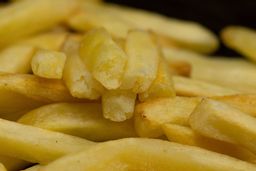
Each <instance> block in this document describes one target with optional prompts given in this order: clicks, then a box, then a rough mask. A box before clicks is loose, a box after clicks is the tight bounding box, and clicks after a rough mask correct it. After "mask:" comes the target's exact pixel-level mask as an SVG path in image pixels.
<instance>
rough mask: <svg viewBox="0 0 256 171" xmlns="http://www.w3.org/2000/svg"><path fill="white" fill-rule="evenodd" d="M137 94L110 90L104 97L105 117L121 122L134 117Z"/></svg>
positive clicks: (103, 108)
mask: <svg viewBox="0 0 256 171" xmlns="http://www.w3.org/2000/svg"><path fill="white" fill-rule="evenodd" d="M136 97H137V96H136V94H135V93H133V92H131V91H128V90H108V91H106V92H105V93H104V94H103V95H102V110H103V116H104V117H105V118H107V119H110V120H112V121H116V122H121V121H125V120H127V119H130V118H131V117H132V116H133V113H134V108H135V102H136Z"/></svg>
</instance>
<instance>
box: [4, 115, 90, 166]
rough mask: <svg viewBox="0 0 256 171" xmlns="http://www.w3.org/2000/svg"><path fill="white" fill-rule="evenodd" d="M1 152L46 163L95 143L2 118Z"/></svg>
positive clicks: (26, 159)
mask: <svg viewBox="0 0 256 171" xmlns="http://www.w3.org/2000/svg"><path fill="white" fill-rule="evenodd" d="M0 128H1V129H0V142H1V147H0V154H2V155H8V156H11V157H16V158H19V159H23V160H25V161H30V162H32V163H40V164H46V163H48V162H50V161H53V160H55V159H57V158H58V157H61V156H63V155H66V154H68V153H72V152H78V151H80V150H82V149H86V148H89V147H91V146H92V145H93V144H94V143H93V142H91V141H88V140H85V139H81V138H78V137H74V136H70V135H66V134H62V133H58V132H52V131H48V130H44V129H40V128H36V127H32V126H26V125H22V124H19V123H16V122H11V121H7V120H3V119H0Z"/></svg>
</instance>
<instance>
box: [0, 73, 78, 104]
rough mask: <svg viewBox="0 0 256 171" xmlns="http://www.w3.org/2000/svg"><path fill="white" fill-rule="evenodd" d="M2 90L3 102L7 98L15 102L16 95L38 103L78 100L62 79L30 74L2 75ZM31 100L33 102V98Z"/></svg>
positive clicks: (0, 77)
mask: <svg viewBox="0 0 256 171" xmlns="http://www.w3.org/2000/svg"><path fill="white" fill-rule="evenodd" d="M0 92H1V93H3V94H1V96H0V97H1V100H2V101H3V104H5V102H4V100H5V99H6V100H8V99H9V101H10V99H11V100H14V102H15V96H16V95H17V97H18V98H19V99H21V98H22V97H24V96H25V97H27V98H28V99H34V100H35V102H37V103H38V102H40V103H51V102H68V101H78V99H76V98H74V97H72V96H71V95H70V93H69V92H68V89H67V88H66V87H65V85H64V84H63V82H62V81H61V80H51V79H45V78H40V77H37V76H34V75H29V74H2V75H0ZM19 95H21V96H19ZM28 99H27V100H26V101H28ZM30 102H31V103H33V102H32V100H30ZM0 104H2V103H0Z"/></svg>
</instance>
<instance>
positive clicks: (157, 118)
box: [135, 97, 201, 138]
mask: <svg viewBox="0 0 256 171" xmlns="http://www.w3.org/2000/svg"><path fill="white" fill-rule="evenodd" d="M200 101H201V98H189V97H175V98H165V99H156V100H152V101H149V102H145V103H141V104H139V105H137V106H136V110H135V130H136V132H137V133H138V135H140V136H142V137H151V138H156V137H160V136H162V135H163V130H162V128H161V127H162V125H163V124H165V123H175V124H181V125H188V119H189V116H190V114H191V113H192V111H193V110H194V109H195V107H196V106H197V105H198V103H200Z"/></svg>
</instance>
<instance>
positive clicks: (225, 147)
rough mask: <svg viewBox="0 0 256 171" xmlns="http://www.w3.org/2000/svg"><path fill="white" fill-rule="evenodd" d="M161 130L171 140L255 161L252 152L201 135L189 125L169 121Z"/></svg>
mask: <svg viewBox="0 0 256 171" xmlns="http://www.w3.org/2000/svg"><path fill="white" fill-rule="evenodd" d="M163 130H164V133H165V135H166V136H167V137H168V139H169V140H170V141H172V142H177V143H180V144H184V145H191V146H197V147H201V148H204V149H207V150H210V151H215V152H217V153H221V154H226V155H229V156H232V157H235V158H238V159H240V160H245V161H248V162H254V163H255V162H256V155H254V154H253V153H252V152H250V151H248V150H246V149H244V148H242V147H240V146H237V145H233V144H230V143H226V142H223V141H218V140H215V139H211V138H208V137H205V136H202V135H200V134H198V133H196V132H195V131H193V130H192V129H191V128H189V127H186V126H181V125H176V124H170V123H169V124H164V126H163Z"/></svg>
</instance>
